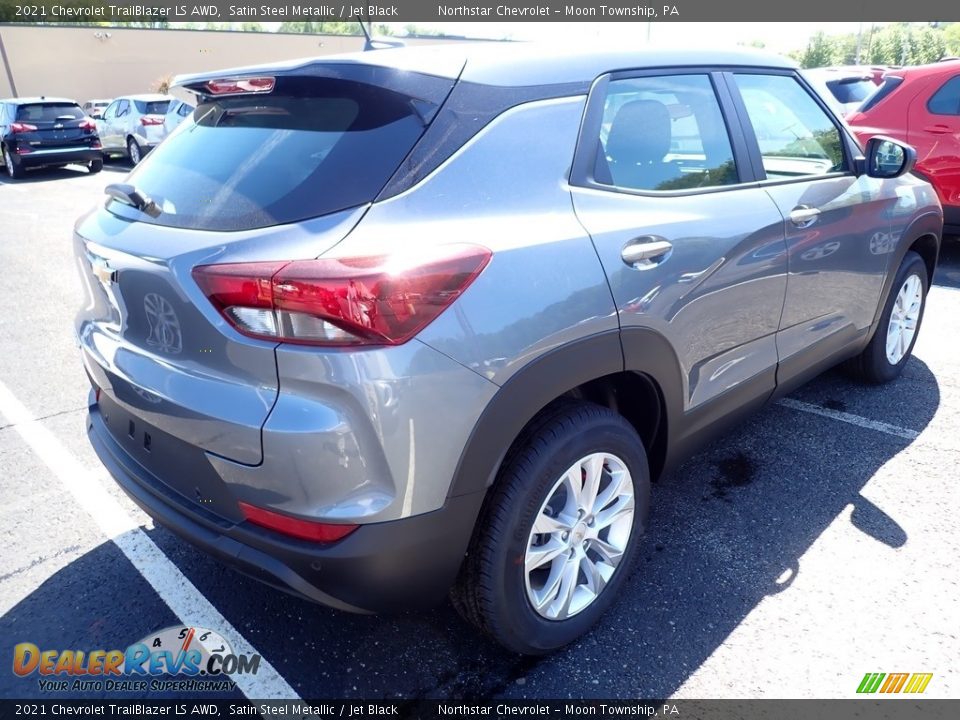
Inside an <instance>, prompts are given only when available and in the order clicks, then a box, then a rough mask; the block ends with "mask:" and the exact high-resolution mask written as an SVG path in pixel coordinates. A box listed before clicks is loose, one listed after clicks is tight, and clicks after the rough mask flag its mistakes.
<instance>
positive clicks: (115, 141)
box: [97, 94, 174, 165]
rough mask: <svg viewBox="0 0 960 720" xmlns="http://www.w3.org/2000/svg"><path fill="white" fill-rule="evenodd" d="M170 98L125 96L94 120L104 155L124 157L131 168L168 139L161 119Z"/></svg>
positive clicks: (154, 95)
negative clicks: (128, 161) (127, 159)
mask: <svg viewBox="0 0 960 720" xmlns="http://www.w3.org/2000/svg"><path fill="white" fill-rule="evenodd" d="M173 100H174V98H172V97H171V96H169V95H157V94H152V95H124V96H123V97H118V98H116V99H115V100H114V101H113V102H112V103H110V105H108V106H107V108H106V110H104V111H103V115H102V117H101V118H100V119H99V120H97V129H98V130H99V133H100V142H101V143H103V153H104V155H117V154H120V155H126V156H127V157H128V158H130V162H131V163H133V164H134V165H137V164H139V162H140V160H141V159H142V158H143V156H144V155H146V154H147V153H148V152H150V150H152V149H153V148H154V147H156V145H157V144H158V143H159V142H160V141H161V140H163V138H165V137H166V135H167V130H166V127H165V126H164V116H165V115H166V112H167V108H168V107H169V105H170V103H171V102H172V101H173Z"/></svg>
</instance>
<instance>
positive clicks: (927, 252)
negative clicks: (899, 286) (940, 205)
mask: <svg viewBox="0 0 960 720" xmlns="http://www.w3.org/2000/svg"><path fill="white" fill-rule="evenodd" d="M942 232H943V215H942V214H940V213H937V212H933V211H928V212H924V213H922V214H920V215H918V216H917V217H915V218H914V219H913V220H912V221H911V222H910V224H909V225H908V226H907V227H906V229H904V231H903V235H902V236H901V241H900V242H898V243H897V247H896V250H894V257H893V259H892V261H891V263H890V265H889V269H888V271H887V277H886V279H885V280H884V283H883V292H882V293H881V295H880V297H881V298H883V300H886V298H887V296H888V295H889V294H890V289H891V288H892V287H893V280H894V278H895V277H896V275H897V270H898V269H899V268H900V265H902V264H903V258H904V257H906V255H907V253H908V252H910V251H911V250H912V251H913V252H916V253H917V254H918V255H919V256H920V257H921V258H923V262H924V264H925V265H926V266H927V280H928V285H929V284H933V274H934V271H935V270H936V267H937V259H938V257H939V255H940V240H941V235H942ZM883 306H884V303H883V302H882V301H881V302H880V303H879V304H878V305H877V311H876V314H875V315H874V318H873V324H872V325H871V326H870V332H869V333H867V339H866V341H865V342H864V346H866V345H867V344H868V343H869V341H870V339H872V338H873V334H874V333H875V332H876V331H877V328H878V327H879V326H880V320H881V316H882V315H883Z"/></svg>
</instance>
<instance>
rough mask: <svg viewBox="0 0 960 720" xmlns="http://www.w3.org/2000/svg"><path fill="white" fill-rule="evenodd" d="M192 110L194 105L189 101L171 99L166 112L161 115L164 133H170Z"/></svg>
mask: <svg viewBox="0 0 960 720" xmlns="http://www.w3.org/2000/svg"><path fill="white" fill-rule="evenodd" d="M193 111H194V106H193V105H191V104H190V103H185V102H183V101H182V100H171V101H170V105H169V106H168V107H167V112H166V113H165V114H164V116H163V127H164V130H165V134H166V135H169V134H170V133H172V132H173V131H174V130H175V129H176V128H177V126H178V125H179V124H180V123H182V122H183V120H184V118H187V117H189V116H190V113H192V112H193Z"/></svg>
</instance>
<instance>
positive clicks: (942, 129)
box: [923, 125, 950, 135]
mask: <svg viewBox="0 0 960 720" xmlns="http://www.w3.org/2000/svg"><path fill="white" fill-rule="evenodd" d="M923 131H924V132H928V133H931V134H933V135H949V134H950V126H949V125H927V126H926V127H925V128H924V129H923Z"/></svg>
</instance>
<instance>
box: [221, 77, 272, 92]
mask: <svg viewBox="0 0 960 720" xmlns="http://www.w3.org/2000/svg"><path fill="white" fill-rule="evenodd" d="M274 85H276V79H275V78H272V77H247V78H223V79H220V80H210V81H208V82H207V84H206V88H207V91H208V92H209V93H210V94H211V95H241V94H245V93H268V92H271V91H272V90H273V87H274Z"/></svg>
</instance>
